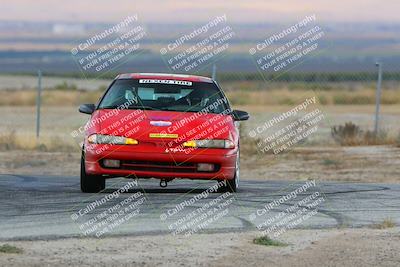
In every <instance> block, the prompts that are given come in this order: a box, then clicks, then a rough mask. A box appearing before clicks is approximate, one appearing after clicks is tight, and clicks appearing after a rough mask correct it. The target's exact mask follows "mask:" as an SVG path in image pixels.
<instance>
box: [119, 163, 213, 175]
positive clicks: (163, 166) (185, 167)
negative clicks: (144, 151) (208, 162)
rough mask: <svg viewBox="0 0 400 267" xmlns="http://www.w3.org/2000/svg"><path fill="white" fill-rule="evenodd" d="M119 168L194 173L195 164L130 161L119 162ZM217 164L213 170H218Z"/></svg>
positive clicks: (195, 170) (195, 169)
mask: <svg viewBox="0 0 400 267" xmlns="http://www.w3.org/2000/svg"><path fill="white" fill-rule="evenodd" d="M121 169H125V170H134V171H152V172H177V173H195V172H198V171H197V164H196V163H193V162H180V163H179V162H154V161H131V160H129V161H128V160H125V161H122V162H121ZM218 169H219V166H218V165H215V170H214V172H216V171H218Z"/></svg>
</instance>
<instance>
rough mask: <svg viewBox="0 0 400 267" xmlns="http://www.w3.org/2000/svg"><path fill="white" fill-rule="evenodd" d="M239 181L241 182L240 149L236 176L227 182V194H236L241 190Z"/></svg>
mask: <svg viewBox="0 0 400 267" xmlns="http://www.w3.org/2000/svg"><path fill="white" fill-rule="evenodd" d="M239 181H240V153H239V149H238V153H237V157H236V163H235V176H234V177H233V179H231V180H226V187H225V191H226V192H232V193H233V192H236V191H237V190H238V188H239Z"/></svg>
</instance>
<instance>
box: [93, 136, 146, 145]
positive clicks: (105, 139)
mask: <svg viewBox="0 0 400 267" xmlns="http://www.w3.org/2000/svg"><path fill="white" fill-rule="evenodd" d="M88 142H89V143H90V144H111V145H137V144H138V143H139V142H138V141H137V140H136V139H132V138H127V137H123V136H115V135H104V134H92V135H90V136H89V137H88Z"/></svg>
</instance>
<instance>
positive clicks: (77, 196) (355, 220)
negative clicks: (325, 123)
mask: <svg viewBox="0 0 400 267" xmlns="http://www.w3.org/2000/svg"><path fill="white" fill-rule="evenodd" d="M129 181H130V180H128V179H111V180H108V181H107V188H106V190H105V191H104V192H102V193H99V194H84V193H81V192H80V188H79V177H64V176H28V175H14V174H1V175H0V199H1V201H0V240H25V239H27V240H35V239H56V238H64V237H77V236H82V235H84V231H85V229H86V230H87V229H89V228H85V227H89V226H93V225H94V224H93V219H94V218H98V219H99V220H98V222H100V221H101V220H106V219H107V220H108V221H107V222H108V223H109V224H110V223H111V222H114V226H113V227H114V228H112V229H111V230H110V231H109V232H108V233H104V234H103V235H102V236H111V235H113V236H115V235H117V236H118V235H151V234H162V233H172V234H173V233H174V231H175V230H176V229H177V227H176V226H183V225H185V222H186V223H187V222H189V221H191V222H192V223H193V224H192V225H191V227H189V228H186V229H197V231H198V232H235V231H250V230H255V229H257V226H259V225H260V224H262V223H263V222H266V221H267V220H268V219H271V218H275V219H276V218H277V216H278V215H279V214H281V213H280V212H282V211H285V210H286V209H288V208H290V207H296V206H295V205H296V204H299V201H301V200H302V199H305V198H306V197H309V196H311V195H313V196H318V198H321V197H322V198H323V201H321V202H319V203H317V204H318V205H317V206H315V207H314V208H317V209H318V212H317V213H316V214H313V216H309V217H307V218H306V219H304V220H303V221H301V223H299V224H297V225H295V226H294V227H295V228H307V229H321V228H332V227H363V226H369V225H371V224H374V223H379V222H382V221H383V220H384V219H386V218H391V219H392V220H393V221H395V222H396V223H397V224H399V223H400V184H365V183H336V182H318V181H316V186H313V187H310V188H308V189H307V190H306V191H304V192H302V193H300V194H298V195H297V196H296V197H295V198H292V199H288V200H287V201H285V202H283V203H281V204H279V205H278V206H275V207H273V208H272V209H270V210H268V211H267V212H264V211H265V205H266V204H268V203H272V202H273V201H274V200H275V201H277V200H279V199H281V198H282V197H283V196H285V195H287V194H288V193H290V192H293V190H295V189H296V188H299V187H301V186H302V185H304V183H305V181H252V180H247V179H246V180H243V179H242V181H241V187H240V190H239V191H238V192H237V193H233V194H232V195H229V194H226V193H225V195H224V193H222V192H214V193H210V194H209V195H208V196H207V197H204V198H200V199H199V196H200V194H201V193H202V192H204V190H207V188H210V187H211V186H213V185H215V184H216V182H214V181H204V182H203V181H191V180H174V181H172V182H171V183H169V184H168V187H167V188H160V187H159V184H158V180H155V179H150V180H138V184H137V185H136V186H134V187H132V188H131V189H130V190H129V191H128V192H125V193H121V194H120V195H119V196H118V197H114V198H112V199H109V200H107V202H104V203H103V204H100V205H99V206H97V207H96V208H94V209H93V210H90V211H89V212H87V213H86V214H85V215H78V217H75V218H74V214H78V211H81V214H83V213H84V212H82V211H85V208H87V207H88V205H90V203H93V202H95V201H96V200H98V201H100V200H101V199H105V197H106V196H109V195H110V194H112V193H113V192H116V190H118V188H120V187H121V186H124V185H126V184H127V183H128V182H129ZM131 181H133V180H131ZM135 194H136V195H135ZM136 196H138V198H136ZM318 198H316V199H318ZM129 199H130V200H131V202H128V200H129ZM141 199H142V201H143V202H140V200H141ZM194 199H195V201H194ZM124 200H126V201H125V203H122V202H123V201H124ZM217 200H218V201H219V202H218V201H217ZM314 200H315V199H314ZM185 201H186V202H185ZM182 203H189V204H186V206H185V207H184V208H182V209H179V208H177V205H178V206H179V205H183V204H182ZM308 203H311V202H308ZM118 204H119V205H120V206H117V205H118ZM128 204H135V205H134V206H133V207H131V210H129V209H128V210H125V211H124V212H125V214H124V216H125V217H124V216H122V214H120V215H121V217H119V218H122V217H124V218H125V221H122V223H120V224H118V223H116V221H112V219H114V218H115V217H113V218H111V214H114V213H112V212H111V210H110V208H112V209H113V210H112V211H113V212H115V213H117V212H119V210H121V209H123V208H121V206H124V205H125V206H124V207H125V208H127V207H128ZM207 205H208V206H207ZM299 206H300V207H298V206H297V207H296V208H301V207H303V206H304V205H303V204H302V203H300V205H299ZM117 207H118V208H119V209H117ZM217 207H218V208H217ZM178 209H179V211H177V210H178ZM314 210H315V209H314ZM86 211H87V209H86ZM213 212H214V213H213ZM294 212H296V210H293V213H294ZM206 213H208V214H209V215H210V216H209V217H208V219H210V220H211V222H210V220H209V223H208V224H203V225H202V227H199V226H198V225H200V223H198V224H196V222H197V221H196V218H199V217H200V216H201V215H202V214H206ZM100 214H103V215H104V217H103V216H100ZM193 214H195V215H193ZM305 214H306V213H304V214H303V215H305ZM310 214H311V213H310ZM128 215H130V216H131V217H129V216H128ZM192 215H193V216H192ZM289 215H290V213H287V214H286V216H289ZM203 218H204V217H203ZM117 219H118V218H117ZM206 219H207V218H206ZM212 219H213V220H212ZM199 220H200V219H199ZM89 222H90V223H89ZM119 222H121V220H119ZM196 225H197V226H196ZM103 226H104V225H103ZM196 227H197V228H196ZM91 229H94V228H91ZM97 229H104V228H101V227H99V228H97ZM109 229H110V228H109ZM180 229H183V228H180ZM263 229H265V228H263ZM98 232H99V231H98V230H96V231H92V232H91V233H90V235H92V236H94V235H95V233H98ZM180 233H181V234H185V233H187V231H186V232H185V231H181V232H180Z"/></svg>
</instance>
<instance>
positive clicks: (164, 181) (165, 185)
mask: <svg viewBox="0 0 400 267" xmlns="http://www.w3.org/2000/svg"><path fill="white" fill-rule="evenodd" d="M167 185H168V182H167V180H161V181H160V186H161V187H167Z"/></svg>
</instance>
